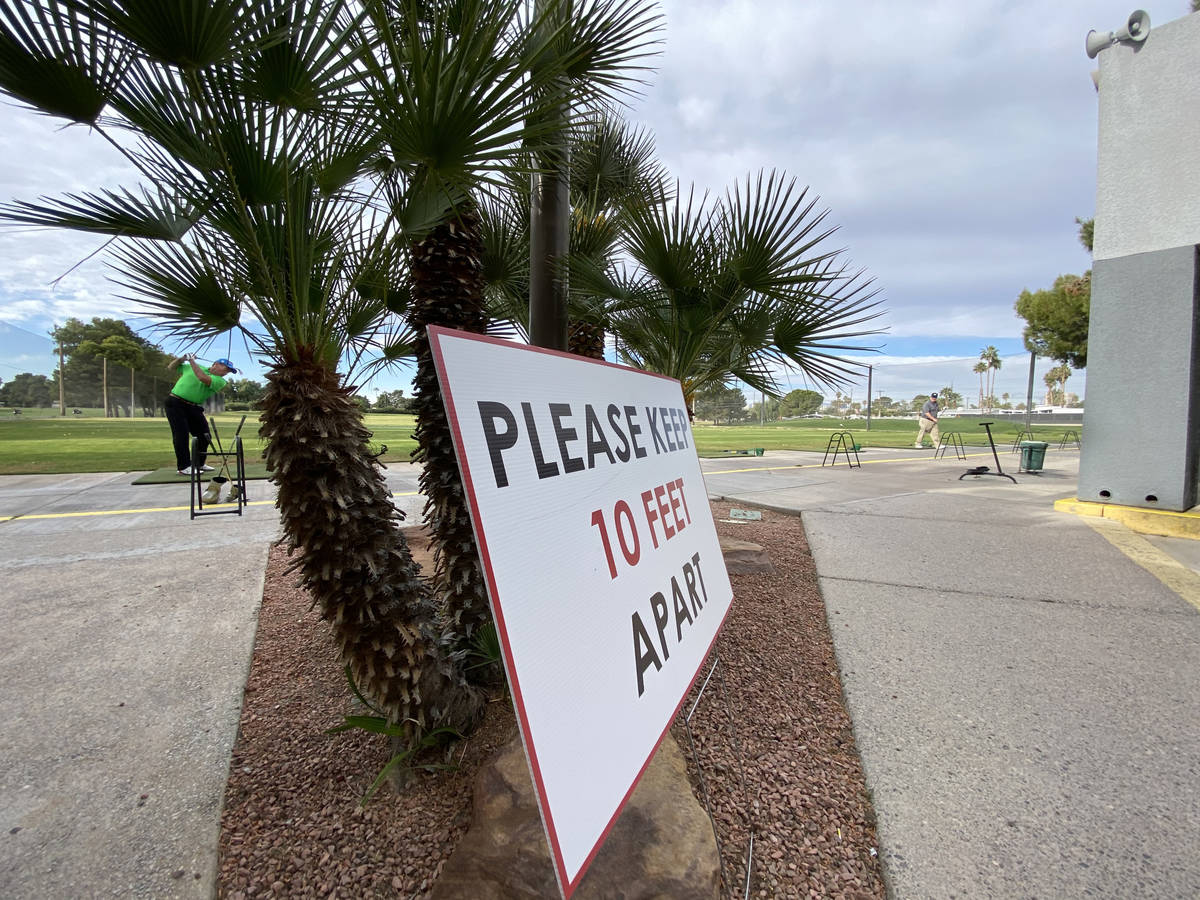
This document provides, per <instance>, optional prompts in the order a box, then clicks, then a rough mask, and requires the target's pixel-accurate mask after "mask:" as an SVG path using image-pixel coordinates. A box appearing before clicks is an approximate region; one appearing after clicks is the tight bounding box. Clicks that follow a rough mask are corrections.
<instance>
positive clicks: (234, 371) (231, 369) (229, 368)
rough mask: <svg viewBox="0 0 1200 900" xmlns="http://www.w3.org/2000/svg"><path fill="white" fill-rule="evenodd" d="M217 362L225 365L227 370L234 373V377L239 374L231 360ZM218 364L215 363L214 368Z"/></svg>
mask: <svg viewBox="0 0 1200 900" xmlns="http://www.w3.org/2000/svg"><path fill="white" fill-rule="evenodd" d="M217 362H219V363H220V364H221V365H223V366H224V367H225V368H227V369H228V370H229V371H230V372H232V373H233V374H234V375H236V374H237V369H235V368H234V367H233V363H231V362H230V361H229V360H227V359H218V360H217ZM216 364H217V363H213V365H214V366H215V365H216Z"/></svg>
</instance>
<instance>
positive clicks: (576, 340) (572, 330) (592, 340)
mask: <svg viewBox="0 0 1200 900" xmlns="http://www.w3.org/2000/svg"><path fill="white" fill-rule="evenodd" d="M567 352H569V353H574V354H575V355H576V356H586V357H587V358H588V359H604V326H602V325H593V324H591V323H590V322H583V321H580V320H578V319H572V320H571V322H570V323H569V325H568V326H567Z"/></svg>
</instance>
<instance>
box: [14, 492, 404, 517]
mask: <svg viewBox="0 0 1200 900" xmlns="http://www.w3.org/2000/svg"><path fill="white" fill-rule="evenodd" d="M417 493H418V492H417V491H404V492H402V493H396V494H392V496H393V497H415V496H416V495H417ZM274 505H275V501H274V500H252V501H248V502H247V503H246V506H274ZM234 506H236V504H234V503H217V504H215V505H213V504H210V505H209V506H206V507H205V509H228V508H231V507H234ZM190 509H191V507H190V506H147V507H143V508H141V509H95V510H87V511H85V512H57V513H29V514H28V515H21V514H20V513H18V514H17V515H15V516H0V522H12V521H14V520H16V519H22V520H24V519H78V518H84V517H86V516H136V515H140V514H142V513H159V512H180V511H181V510H190Z"/></svg>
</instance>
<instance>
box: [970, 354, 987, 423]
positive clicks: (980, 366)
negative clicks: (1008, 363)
mask: <svg viewBox="0 0 1200 900" xmlns="http://www.w3.org/2000/svg"><path fill="white" fill-rule="evenodd" d="M971 371H972V372H974V373H975V374H976V375H978V376H979V409H980V411H982V410H983V397H984V394H983V375H984V373H985V372H986V371H987V363H985V362H984V361H983V360H980V361H979V362H977V363H975V368H973V369H972V370H971Z"/></svg>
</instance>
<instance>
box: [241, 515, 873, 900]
mask: <svg viewBox="0 0 1200 900" xmlns="http://www.w3.org/2000/svg"><path fill="white" fill-rule="evenodd" d="M728 513H729V507H728V505H727V504H724V505H721V504H713V515H714V518H716V519H717V520H718V522H717V529H718V531H720V532H721V533H722V534H727V535H729V536H732V537H736V538H739V539H741V540H747V541H753V542H754V543H758V544H762V545H763V546H764V547H765V548H766V549H767V551H768V553H769V554H770V557H771V560H772V562H773V563H774V564H775V567H776V569H777V572H776V573H775V574H773V575H738V576H733V578H732V580H733V586H734V594H735V600H734V604H733V607H732V610H731V612H730V614H729V618H728V619H727V620H726V623H725V628H724V630H723V632H722V635H721V637H720V639H719V640H718V641H717V645H716V652H717V654H718V655H719V656H720V661H721V664H720V666H719V667H718V669H717V672H718V675H716V676H714V678H713V680H712V682H711V683H710V686H709V693H708V694H706V696H705V698H704V700H703V701H702V702H701V704H700V705H699V707H698V708H697V711H696V714H695V717H694V718H693V720H692V733H693V736H694V737H695V741H696V745H697V756H698V762H699V765H700V768H701V769H702V771H703V773H704V779H705V782H706V785H707V789H708V794H709V796H710V798H711V801H712V803H713V815H714V817H715V819H716V821H717V826H718V833H719V835H720V840H721V845H722V851H723V852H722V857H723V860H724V863H725V869H726V873H727V874H728V875H729V877H730V881H731V882H732V885H733V889H734V895H735V896H738V897H740V896H741V895H742V885H743V884H744V881H745V855H746V849H747V846H748V843H749V828H753V830H754V833H755V842H754V871H753V876H752V879H751V895H752V896H754V897H762V898H774V897H844V898H852V900H859V898H864V900H865V898H881V897H884V896H885V892H884V886H883V879H882V875H881V871H880V867H879V862H878V857H877V856H875V855H874V849H875V846H876V838H875V827H874V815H873V812H872V809H871V804H870V800H869V797H868V795H867V793H866V790H865V788H864V785H863V775H862V767H861V765H860V763H859V759H858V754H857V751H856V749H855V746H854V737H853V733H852V731H851V728H850V720H849V717H848V715H847V714H846V709H845V705H844V703H843V700H842V693H841V683H840V681H839V678H838V672H837V665H836V663H835V661H834V655H833V647H832V644H831V642H830V637H829V629H828V626H827V624H826V621H825V608H824V604H823V603H822V601H821V597H820V594H819V592H818V589H817V583H816V574H815V570H814V568H813V563H812V557H811V556H810V555H809V552H808V544H807V541H806V540H805V537H804V530H803V528H802V527H801V524H800V520H799V519H798V518H796V517H793V516H785V515H781V514H778V513H774V512H770V511H764V512H763V520H762V521H761V522H751V523H744V524H743V523H737V524H733V523H725V522H721V521H720V519H721V518H724V517H725V516H727V515H728ZM286 565H287V558H286V555H285V554H284V553H283V551H282V549H281V548H278V547H276V548H273V549H272V551H271V555H270V560H269V562H268V567H267V582H266V589H265V591H264V593H263V603H262V610H261V612H260V614H259V624H258V634H257V637H256V640H255V647H254V659H253V664H252V666H251V671H250V678H249V681H248V683H247V686H246V695H245V700H244V704H243V708H242V718H241V726H240V730H239V733H238V738H237V742H236V745H235V746H234V751H233V761H232V765H231V768H230V775H229V783H228V786H227V788H226V795H225V808H224V812H223V814H222V820H221V839H220V873H219V876H218V895H219V896H220V897H226V898H231V900H232V898H242V897H264V896H296V897H322V898H332V897H347V898H368V897H404V898H410V897H413V898H415V897H423V896H425V895H426V894H427V892H428V888H429V885H430V884H431V883H432V882H433V881H434V880H435V879H436V878H437V876H438V874H439V873H440V872H441V868H442V866H443V864H444V863H445V860H446V859H447V858H448V857H449V855H450V853H451V852H452V851H453V849H454V847H455V845H456V844H457V842H458V840H459V838H460V837H461V836H462V835H463V833H465V831H466V829H467V827H468V826H469V825H470V809H471V785H472V783H473V780H474V776H475V773H476V771H477V770H478V768H479V766H480V764H481V763H482V762H484V761H485V760H486V759H487V758H488V757H489V756H490V755H491V754H492V753H493V752H494V751H495V750H496V749H497V748H498V747H499V746H500V745H501V744H503V743H504V742H505V740H506V739H507V738H508V737H509V736H511V735H512V733H513V731H514V729H515V727H516V726H515V722H514V718H513V714H512V707H511V705H510V704H509V703H508V702H507V701H506V700H504V701H499V702H496V703H493V704H492V705H491V707H490V709H489V713H488V715H487V717H486V719H485V721H484V724H483V725H482V726H481V727H480V729H479V730H478V731H476V732H475V733H474V734H473V735H471V736H470V738H469V739H468V740H466V741H463V742H460V743H459V744H458V745H456V746H455V747H454V748H453V751H452V752H453V761H454V763H455V764H456V768H455V769H454V770H453V771H449V772H442V773H438V774H435V775H426V776H422V777H421V778H420V779H419V780H418V781H417V782H416V784H415V785H414V786H413V787H411V788H410V789H409V790H408V791H407V792H406V793H405V794H404V795H403V796H396V795H394V794H392V793H390V792H389V791H388V790H387V789H386V788H384V789H383V790H381V791H380V793H379V794H377V795H376V797H375V799H374V800H372V801H371V802H370V803H369V804H368V805H367V806H366V807H365V808H363V807H362V806H361V805H360V803H359V800H360V797H361V796H362V793H363V791H364V790H365V789H366V787H367V786H368V785H369V784H370V782H371V780H372V779H373V778H374V776H375V774H376V773H377V772H378V771H379V769H380V768H381V767H382V766H383V764H384V763H385V762H386V761H387V757H388V747H387V741H386V739H384V738H381V737H378V736H375V735H367V734H364V733H356V732H350V733H347V734H342V735H337V736H332V737H331V736H326V735H325V734H324V733H323V732H324V731H325V729H327V728H330V727H332V726H334V725H337V724H340V722H341V718H342V714H343V713H344V712H347V711H349V710H350V703H349V692H348V690H347V688H346V684H345V679H344V676H343V674H342V669H341V667H340V666H339V665H338V663H337V662H336V660H335V659H334V655H333V649H332V645H331V642H330V640H329V636H328V631H327V629H326V628H325V626H324V625H323V624H322V623H321V621H320V619H319V617H318V616H317V614H316V612H315V611H313V610H312V609H311V608H310V601H309V599H308V597H307V595H305V594H304V593H303V592H302V591H301V590H300V589H299V588H298V586H297V585H296V581H295V578H294V577H292V576H285V575H283V574H282V572H283V569H284V568H286ZM722 688H724V690H722ZM691 703H692V701H691V698H689V700H688V702H687V703H685V704H684V706H683V710H684V712H686V711H687V710H688V709H690V707H691ZM731 728H732V734H731ZM675 733H676V737H677V739H678V740H679V742H680V746H681V747H683V748H684V752H685V754H688V755H689V759H691V755H690V753H689V750H688V736H687V733H686V731H685V730H684V729H683V727H682V725H679V724H677V725H676V727H675ZM739 750H740V754H739V752H738V751H739ZM694 762H695V761H693V765H692V769H693V772H692V774H693V779H695V774H696V773H695V766H694ZM743 777H744V787H743Z"/></svg>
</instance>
